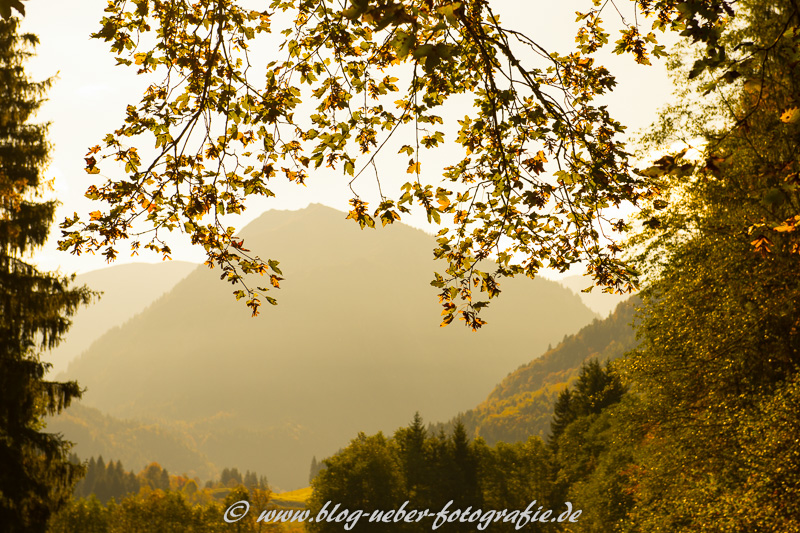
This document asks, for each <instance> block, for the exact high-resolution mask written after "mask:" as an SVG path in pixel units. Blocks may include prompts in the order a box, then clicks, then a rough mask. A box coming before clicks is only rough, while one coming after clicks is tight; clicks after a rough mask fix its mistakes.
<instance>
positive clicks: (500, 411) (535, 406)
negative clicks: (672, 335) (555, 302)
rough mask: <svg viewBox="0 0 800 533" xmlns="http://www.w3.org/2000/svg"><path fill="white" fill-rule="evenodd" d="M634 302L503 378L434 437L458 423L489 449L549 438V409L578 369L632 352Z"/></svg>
mask: <svg viewBox="0 0 800 533" xmlns="http://www.w3.org/2000/svg"><path fill="white" fill-rule="evenodd" d="M638 301H639V299H638V297H636V296H634V297H632V298H629V299H628V300H626V301H624V302H622V303H621V304H619V305H618V306H617V308H616V309H615V310H614V312H613V313H611V315H609V316H608V318H605V319H603V320H595V321H594V322H592V323H591V324H589V325H588V326H586V327H584V328H583V329H581V330H580V331H579V332H578V333H576V334H574V335H569V336H566V337H565V338H564V340H562V341H561V342H560V343H559V344H558V345H557V346H556V347H555V348H551V349H548V350H547V351H546V352H545V353H544V354H543V355H542V356H541V357H539V358H537V359H534V360H533V361H531V362H529V363H528V364H526V365H522V366H521V367H519V368H518V369H517V370H515V371H514V372H512V373H510V374H509V375H508V376H506V378H505V379H503V381H501V382H500V384H499V385H497V386H496V387H495V388H494V390H493V391H492V393H491V394H490V395H489V397H488V398H486V400H484V401H483V402H481V403H480V404H479V405H478V406H477V407H475V408H474V409H471V410H469V411H466V412H464V413H461V414H459V415H458V416H457V417H455V418H454V419H452V420H451V421H450V422H448V423H445V424H439V425H436V426H434V427H433V429H434V431H438V430H439V429H445V430H446V431H449V429H450V428H451V427H452V426H453V424H454V423H455V422H456V420H461V421H462V423H463V424H464V426H465V427H466V429H467V431H468V432H470V434H472V435H473V436H475V437H478V436H480V437H483V439H484V440H486V442H487V443H489V444H490V445H494V444H495V443H496V442H498V441H504V442H517V441H521V440H525V439H527V438H528V437H529V436H530V435H539V436H540V437H542V438H545V437H547V435H548V434H549V433H550V421H551V419H552V417H553V404H554V403H555V400H556V398H558V395H559V393H560V392H561V391H562V390H564V388H565V387H566V386H567V385H568V384H570V383H571V382H572V381H573V380H575V379H577V377H578V373H579V371H580V367H581V364H582V363H583V362H584V361H587V360H589V359H599V360H600V361H601V362H602V361H606V360H610V359H616V358H617V357H621V356H622V355H623V354H625V353H626V352H628V351H630V350H632V349H634V348H635V347H636V334H635V331H634V329H633V327H632V324H633V320H634V314H635V307H636V305H637V304H638Z"/></svg>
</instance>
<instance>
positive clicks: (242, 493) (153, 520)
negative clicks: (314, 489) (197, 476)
mask: <svg viewBox="0 0 800 533" xmlns="http://www.w3.org/2000/svg"><path fill="white" fill-rule="evenodd" d="M202 494H203V491H200V492H199V493H195V494H191V493H190V492H189V491H187V490H180V491H175V490H166V491H165V490H161V489H156V490H152V489H150V488H149V487H146V488H144V489H143V490H141V491H140V492H139V493H137V494H129V495H128V496H126V497H125V498H123V499H122V500H121V501H120V502H119V503H117V502H115V501H114V500H113V499H112V500H110V501H109V502H108V504H106V505H103V504H102V503H100V501H99V500H98V499H97V498H96V497H94V496H92V497H90V498H88V499H86V498H80V499H73V500H72V501H70V502H69V503H68V504H67V505H66V506H65V507H64V508H62V509H61V510H60V511H59V512H58V513H56V514H55V515H53V517H52V518H51V519H50V523H49V528H48V533H131V532H136V533H169V532H180V533H230V532H231V531H236V532H237V533H255V532H264V531H274V532H287V533H288V532H292V531H302V529H300V528H299V527H298V524H271V523H264V522H260V523H256V519H257V517H258V514H259V513H249V514H248V515H247V516H246V517H245V518H243V519H242V520H240V521H239V522H236V523H235V524H229V523H227V522H225V520H224V513H225V510H226V509H227V508H228V507H229V506H230V505H232V504H234V503H236V502H239V501H242V500H247V501H249V502H250V504H251V505H252V507H253V508H254V509H265V508H266V507H267V506H268V505H269V503H270V497H271V494H270V492H269V491H268V490H261V489H258V488H255V489H251V490H248V489H246V488H245V487H242V486H240V487H236V488H234V489H231V490H229V491H227V493H226V496H225V498H224V499H223V500H222V501H217V500H216V499H213V498H208V497H206V498H203V497H198V496H202Z"/></svg>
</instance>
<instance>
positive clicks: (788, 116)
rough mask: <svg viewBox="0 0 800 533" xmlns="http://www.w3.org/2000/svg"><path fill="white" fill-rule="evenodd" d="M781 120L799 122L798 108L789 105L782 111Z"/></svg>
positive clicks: (790, 122) (788, 122)
mask: <svg viewBox="0 0 800 533" xmlns="http://www.w3.org/2000/svg"><path fill="white" fill-rule="evenodd" d="M781 122H785V123H787V124H795V123H797V122H800V109H797V108H796V107H790V108H789V109H787V110H786V111H784V112H783V114H782V115H781Z"/></svg>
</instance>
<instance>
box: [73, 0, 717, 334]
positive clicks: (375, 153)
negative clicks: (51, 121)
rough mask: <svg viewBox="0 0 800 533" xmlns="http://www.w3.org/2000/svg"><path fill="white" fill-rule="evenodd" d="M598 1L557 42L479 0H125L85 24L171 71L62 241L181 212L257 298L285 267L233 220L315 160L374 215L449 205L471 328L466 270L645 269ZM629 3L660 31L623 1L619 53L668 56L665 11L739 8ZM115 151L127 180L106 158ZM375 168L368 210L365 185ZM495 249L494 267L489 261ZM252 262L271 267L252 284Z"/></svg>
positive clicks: (170, 220)
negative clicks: (627, 10) (243, 0)
mask: <svg viewBox="0 0 800 533" xmlns="http://www.w3.org/2000/svg"><path fill="white" fill-rule="evenodd" d="M587 7H588V9H587V10H586V11H585V12H579V13H578V21H579V22H580V24H581V25H580V28H579V31H578V33H577V35H576V48H575V49H574V50H572V51H571V52H568V53H566V54H560V53H555V52H552V51H548V50H545V49H544V48H543V47H542V46H541V45H540V44H539V43H537V42H536V41H535V40H534V39H533V38H531V37H530V36H527V35H525V34H523V33H520V32H518V31H515V30H513V29H510V28H508V27H507V26H504V25H503V24H501V21H500V19H499V17H498V16H497V14H496V13H495V11H494V10H493V8H492V5H491V3H490V2H488V1H487V0H465V1H452V2H451V1H448V0H445V1H431V0H404V1H398V2H395V1H389V0H378V1H374V2H370V1H369V0H353V1H352V2H351V3H350V4H349V5H345V4H343V3H340V2H332V1H330V0H273V2H272V3H271V4H270V5H269V8H268V9H265V10H255V9H249V8H247V7H245V6H243V5H240V4H239V3H237V2H233V1H232V0H198V1H196V2H190V1H189V0H181V1H177V2H163V1H160V0H135V1H133V2H127V1H123V0H114V1H112V2H110V4H109V7H108V8H107V9H106V16H105V17H104V18H103V20H102V27H101V28H100V30H99V31H98V32H97V33H96V34H94V37H96V38H98V39H102V40H104V41H106V42H108V43H109V45H110V47H111V51H112V53H113V54H114V55H115V57H116V58H117V62H118V63H119V64H121V65H127V66H130V67H131V68H135V69H136V70H137V72H138V73H140V74H143V75H148V76H151V77H152V76H155V75H158V76H160V77H161V81H156V82H154V83H152V84H151V85H150V86H149V87H148V89H147V91H146V92H145V94H144V95H143V97H142V100H141V102H140V103H139V104H138V105H129V106H128V108H127V117H126V119H125V122H124V124H122V125H121V126H120V127H119V128H118V129H116V130H115V131H114V132H113V133H110V134H108V135H107V136H106V137H105V138H104V140H103V145H102V146H100V145H98V146H95V147H93V148H91V149H90V151H89V153H88V154H87V155H86V163H87V165H86V170H87V172H89V173H90V174H99V173H100V172H101V170H104V171H108V177H107V179H106V181H105V183H101V184H98V185H93V186H91V187H90V188H89V190H88V191H87V196H88V197H89V198H91V199H94V200H98V201H102V202H105V203H106V204H107V206H108V207H107V209H105V210H102V209H98V210H96V211H93V212H92V213H90V216H89V219H88V220H86V219H85V218H84V217H81V216H79V215H78V214H75V216H73V217H69V218H68V219H67V220H66V221H65V222H64V223H63V227H64V230H65V231H64V237H63V239H62V241H61V247H62V249H65V250H71V251H73V252H74V253H81V252H83V251H87V250H88V251H95V250H102V253H103V254H104V255H105V256H106V257H107V258H108V259H109V260H111V259H114V258H115V257H116V256H117V254H118V245H119V243H120V242H121V241H124V240H126V239H130V240H131V249H132V251H133V252H134V253H135V252H137V251H138V250H139V248H140V247H144V248H148V249H151V250H154V251H156V252H159V253H162V254H164V255H165V256H168V255H169V254H170V253H171V249H170V247H169V244H168V242H167V240H166V235H165V234H166V233H167V232H170V231H173V230H180V231H183V232H185V233H186V234H188V235H189V236H190V238H191V241H192V242H193V243H194V244H197V245H200V246H203V247H204V249H205V251H206V254H207V258H208V261H207V262H208V264H209V265H210V266H214V265H218V266H220V267H221V268H222V277H223V278H225V279H227V280H228V281H230V282H232V283H242V284H243V285H242V288H241V289H236V290H235V291H234V294H235V295H236V297H237V298H247V300H246V302H247V305H248V306H250V308H252V310H253V313H254V314H255V313H257V311H258V308H259V305H260V304H261V300H260V295H262V296H263V297H265V298H266V300H267V301H268V302H269V303H272V304H275V303H276V300H275V299H274V298H273V297H272V296H268V295H266V294H265V293H266V291H267V290H268V289H269V288H278V287H279V286H280V281H281V280H282V276H283V274H282V272H281V270H280V268H279V267H278V262H277V261H274V260H266V261H264V260H261V259H260V258H259V257H257V256H255V255H253V254H252V253H251V252H250V251H249V250H247V249H246V248H245V246H244V243H243V242H242V240H241V239H240V238H238V237H237V236H236V230H235V228H233V227H231V226H228V225H226V224H225V223H224V220H223V219H225V217H226V215H229V214H238V213H241V212H242V210H243V209H244V208H245V206H246V204H247V203H248V202H249V201H250V200H249V197H252V196H263V197H269V196H273V192H272V191H271V189H270V180H273V179H277V178H282V179H287V180H289V181H291V182H294V183H297V184H303V185H304V184H305V183H306V182H307V181H309V182H312V181H313V177H312V176H311V174H312V173H313V172H314V170H315V169H317V168H319V167H321V166H323V165H325V166H327V167H331V168H335V169H339V170H340V171H341V172H342V173H343V175H344V176H345V179H346V180H347V181H348V182H349V186H350V188H351V190H352V193H353V197H352V199H351V204H352V210H351V211H350V213H349V215H348V218H352V219H353V220H355V221H356V222H357V223H358V224H359V225H360V226H361V227H362V228H365V227H370V228H372V227H375V225H376V221H380V222H381V223H382V224H383V225H386V224H390V223H393V222H394V221H396V220H400V219H401V216H402V215H403V214H405V213H408V212H409V210H410V209H411V208H412V206H417V208H419V209H422V210H424V212H425V213H426V214H427V217H428V220H429V221H432V222H435V223H441V224H443V225H446V227H444V228H443V229H442V230H441V231H440V232H439V235H438V241H437V248H436V249H435V251H434V254H435V256H436V257H438V258H440V259H443V260H445V261H446V263H447V267H446V269H445V271H444V272H442V273H437V274H436V276H435V279H434V280H433V282H432V285H434V286H435V287H437V288H439V289H440V290H441V292H440V294H439V297H440V300H441V303H442V306H443V308H444V309H443V316H444V319H443V323H442V324H443V325H446V324H449V323H450V322H451V321H452V320H453V319H454V318H455V317H459V318H460V319H462V320H464V321H465V323H466V325H467V326H469V327H471V328H473V329H475V328H478V327H480V326H481V325H482V324H483V323H484V321H483V320H482V319H480V318H479V316H478V312H479V311H480V309H481V308H482V307H484V306H485V305H487V301H479V300H478V298H477V297H476V298H473V290H476V289H477V290H478V291H479V293H480V294H481V295H482V296H481V297H482V298H485V297H486V296H488V298H492V297H494V296H496V295H498V294H499V292H500V289H499V283H498V280H499V279H500V278H502V277H504V276H513V275H516V274H525V275H528V276H531V277H532V276H534V275H535V274H536V273H537V272H538V271H539V269H540V268H542V267H543V266H549V267H552V268H556V269H561V270H563V269H566V268H568V267H569V266H570V265H572V264H575V263H577V262H580V261H584V262H585V263H586V265H587V268H588V270H589V271H590V272H591V273H592V275H593V276H594V278H595V279H596V281H597V282H598V284H601V285H604V286H606V287H607V288H608V290H617V291H627V290H630V289H631V288H632V287H634V285H635V275H634V272H633V271H632V269H631V268H630V267H629V266H628V265H626V264H625V263H624V262H623V261H621V260H620V258H619V257H618V255H617V254H618V252H619V247H618V246H617V245H616V244H615V242H614V232H615V231H623V230H624V229H625V228H626V227H627V226H626V223H625V221H624V220H622V219H619V218H615V217H613V216H612V215H609V214H607V213H609V211H608V208H609V207H612V206H619V205H620V204H621V203H623V202H633V203H637V202H638V201H639V200H641V199H642V198H645V197H648V196H650V195H651V194H653V192H654V191H653V190H652V188H651V187H650V185H649V183H648V180H647V179H643V178H642V177H641V176H637V175H635V174H634V173H632V171H631V168H630V165H629V162H628V153H627V151H626V147H625V144H624V143H623V142H622V141H621V139H620V135H619V134H620V132H622V130H623V127H622V125H621V124H619V123H618V122H617V121H615V120H614V119H613V118H612V117H611V116H610V115H609V114H608V112H607V110H606V109H605V107H604V106H600V105H597V104H596V103H595V99H596V97H598V96H599V95H603V94H605V93H607V92H609V91H610V90H611V89H612V88H613V87H614V85H615V84H616V81H615V79H614V77H613V76H612V74H611V73H610V72H609V71H608V70H607V69H606V68H605V67H603V66H601V65H599V64H597V63H596V61H595V59H594V54H595V53H596V52H597V51H598V50H599V49H600V48H602V47H603V46H605V45H606V44H607V43H608V42H609V37H610V35H609V33H607V32H606V31H605V29H604V24H603V21H602V19H601V15H603V14H604V10H607V9H610V7H609V5H608V3H607V2H606V3H600V2H599V1H594V2H592V3H591V4H589V5H588V6H587ZM633 9H634V12H635V13H636V15H637V19H636V20H637V21H639V17H640V16H641V20H642V21H644V20H645V19H646V18H647V17H650V18H651V20H652V22H648V24H649V26H650V27H651V28H652V31H650V28H646V27H644V26H641V25H640V24H639V23H638V22H637V23H636V24H628V23H627V22H625V21H624V20H623V22H624V23H625V26H624V28H623V29H622V30H621V34H620V38H619V39H618V40H617V41H616V43H615V46H614V51H615V52H617V53H630V54H632V55H633V56H634V57H635V60H636V61H638V62H639V63H645V64H646V63H648V62H649V57H651V56H654V57H659V56H662V55H664V54H665V51H664V47H663V46H661V45H659V44H657V41H656V37H655V34H654V33H653V32H654V31H659V30H660V31H666V30H668V29H672V30H676V31H682V32H683V33H685V34H687V35H690V36H692V37H693V38H695V39H699V40H702V41H704V42H706V43H708V45H709V53H712V52H714V53H716V54H717V55H719V52H718V51H716V50H717V48H715V47H716V46H717V45H716V44H715V43H716V42H717V39H716V36H717V35H718V33H719V31H718V30H719V28H720V27H721V26H722V25H723V24H724V23H725V20H726V17H727V16H728V15H729V14H730V13H732V12H731V11H730V8H729V7H728V5H727V2H724V1H720V0H692V1H676V0H660V1H650V0H637V1H635V2H633ZM283 23H285V24H283ZM273 24H277V25H282V24H283V28H282V29H281V30H280V31H279V32H278V31H276V32H275V33H277V35H279V36H280V37H278V38H279V40H280V41H281V42H280V44H279V46H278V50H279V52H278V53H277V54H274V55H272V57H271V58H270V59H271V60H269V62H268V64H267V65H266V67H265V68H264V69H261V68H260V65H257V64H254V63H253V61H252V60H251V56H252V54H253V50H255V49H257V47H260V46H263V44H262V43H270V42H272V41H273V38H272V34H273V31H274V30H273ZM714 66H717V65H716V64H715V63H713V62H709V61H706V63H703V65H701V67H702V68H710V67H714ZM401 80H402V81H401ZM465 98H466V100H465ZM468 99H472V105H471V107H470V108H469V112H468V113H467V114H466V115H465V116H464V118H463V119H462V120H459V121H458V132H457V134H456V136H455V137H456V138H455V142H456V144H457V145H459V146H460V147H461V149H462V151H463V157H462V159H461V160H457V161H452V162H450V163H449V164H448V165H447V166H446V167H445V169H444V173H443V174H442V175H441V176H440V178H436V177H435V176H434V175H433V172H431V171H428V170H427V164H428V163H427V161H426V158H424V157H423V153H424V149H434V148H436V147H439V146H440V145H443V143H444V142H445V131H444V130H446V129H448V128H447V127H446V126H450V125H449V124H444V120H443V118H442V117H443V115H444V114H445V113H446V112H447V110H448V109H450V108H452V107H454V106H457V107H458V109H463V108H464V107H465V106H464V102H465V101H469V100H468ZM448 106H449V107H448ZM393 137H394V139H393V142H391V143H390V142H389V141H390V139H392V138H393ZM395 141H396V142H395ZM151 143H152V144H151ZM153 145H154V150H153V149H152V148H151V146H153ZM398 147H399V153H400V154H402V156H403V157H407V168H406V172H407V174H408V176H409V181H407V182H406V183H405V184H404V185H403V186H402V187H401V188H400V191H398V192H397V193H396V194H394V193H392V192H390V191H388V190H387V191H384V190H383V188H381V183H382V182H384V183H385V181H386V177H385V174H386V173H385V172H384V171H383V170H381V169H379V167H378V166H377V165H376V163H377V162H378V160H379V159H380V158H379V153H380V152H381V151H386V150H389V149H392V150H396V149H398ZM113 161H116V162H118V164H119V165H120V166H121V167H124V174H125V177H124V178H115V177H113V175H112V174H113V172H112V171H111V170H110V168H111V167H113V166H114V163H113ZM423 165H425V167H423ZM395 166H396V165H395ZM423 169H424V170H423ZM371 173H374V175H375V179H376V182H377V189H378V191H379V192H378V194H377V196H376V203H377V206H373V207H374V208H373V207H369V206H368V203H369V199H368V198H367V197H366V194H367V193H366V192H364V191H366V190H367V189H368V187H367V186H365V184H364V181H365V180H367V177H366V176H367V175H368V174H371ZM359 191H362V192H361V193H360V192H359ZM362 193H363V194H362ZM226 220H227V219H226ZM486 259H492V260H494V261H495V262H496V264H495V268H494V271H491V272H490V271H484V268H485V267H483V266H479V265H480V264H483V263H480V262H482V261H483V260H486ZM253 273H255V274H260V275H264V276H267V277H268V278H269V284H265V286H264V287H251V286H248V285H247V283H248V282H246V280H245V277H246V276H247V275H248V274H253Z"/></svg>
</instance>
